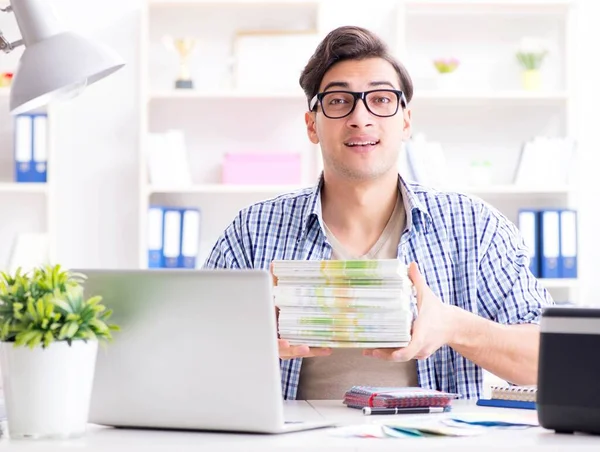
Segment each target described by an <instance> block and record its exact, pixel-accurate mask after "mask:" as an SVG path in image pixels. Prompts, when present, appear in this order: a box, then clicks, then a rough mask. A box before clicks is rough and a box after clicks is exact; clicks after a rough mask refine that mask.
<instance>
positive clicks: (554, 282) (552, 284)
mask: <svg viewBox="0 0 600 452" xmlns="http://www.w3.org/2000/svg"><path fill="white" fill-rule="evenodd" d="M538 281H540V283H542V285H543V286H544V287H545V288H547V289H573V288H575V287H577V285H578V280H577V279H574V278H538Z"/></svg>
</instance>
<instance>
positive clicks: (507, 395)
mask: <svg viewBox="0 0 600 452" xmlns="http://www.w3.org/2000/svg"><path fill="white" fill-rule="evenodd" d="M490 389H491V391H492V399H499V400H518V401H521V402H535V400H536V396H537V386H497V385H492V386H491V387H490Z"/></svg>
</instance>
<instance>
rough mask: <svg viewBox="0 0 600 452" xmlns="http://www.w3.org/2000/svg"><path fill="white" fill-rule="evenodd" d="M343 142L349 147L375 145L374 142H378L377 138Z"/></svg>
mask: <svg viewBox="0 0 600 452" xmlns="http://www.w3.org/2000/svg"><path fill="white" fill-rule="evenodd" d="M344 144H345V145H346V146H348V147H350V148H361V147H368V146H375V145H376V144H379V140H376V141H348V142H346V143H344Z"/></svg>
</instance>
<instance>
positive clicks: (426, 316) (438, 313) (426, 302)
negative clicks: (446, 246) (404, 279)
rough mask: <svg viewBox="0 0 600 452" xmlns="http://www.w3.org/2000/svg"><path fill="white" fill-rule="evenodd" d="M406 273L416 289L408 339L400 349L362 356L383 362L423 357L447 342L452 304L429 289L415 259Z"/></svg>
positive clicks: (451, 327)
mask: <svg viewBox="0 0 600 452" xmlns="http://www.w3.org/2000/svg"><path fill="white" fill-rule="evenodd" d="M408 276H409V278H410V279H411V281H412V283H413V284H414V286H415V288H416V292H417V311H418V314H417V318H416V320H415V321H414V323H413V328H412V338H411V341H410V343H409V344H408V345H407V346H406V347H404V348H398V349H391V348H381V349H374V350H371V349H369V350H364V351H363V355H365V356H373V357H375V358H381V359H385V360H387V361H408V360H411V359H415V358H416V359H425V358H427V357H429V356H430V355H432V354H433V353H434V352H435V351H436V350H438V349H439V348H440V347H441V346H443V345H445V344H447V343H449V342H450V340H451V337H452V334H453V330H454V328H455V325H453V322H452V307H451V306H449V305H446V304H444V303H443V302H442V301H441V300H440V299H439V297H438V296H437V295H435V294H434V293H433V291H432V290H431V289H430V288H429V286H428V285H427V283H426V282H425V278H423V275H421V273H420V272H419V268H418V267H417V264H416V263H415V262H412V263H411V264H410V266H409V268H408Z"/></svg>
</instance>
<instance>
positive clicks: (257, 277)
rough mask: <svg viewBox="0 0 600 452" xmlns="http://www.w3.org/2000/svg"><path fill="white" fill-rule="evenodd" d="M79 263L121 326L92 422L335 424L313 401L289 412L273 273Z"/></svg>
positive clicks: (91, 291) (275, 429)
mask: <svg viewBox="0 0 600 452" xmlns="http://www.w3.org/2000/svg"><path fill="white" fill-rule="evenodd" d="M75 271H79V272H82V273H84V274H86V275H87V277H88V279H87V281H86V283H85V295H86V297H90V296H92V295H101V296H102V297H103V302H104V303H105V304H106V306H107V307H109V308H111V309H113V310H114V314H113V316H112V317H111V319H110V320H111V321H112V322H114V323H117V324H119V325H120V327H121V331H119V332H115V333H114V341H113V342H112V343H108V344H107V346H106V347H100V348H99V351H98V360H97V364H96V374H95V379H94V386H93V391H92V400H91V405H90V419H89V420H90V422H92V423H96V424H101V425H110V426H116V427H137V428H163V429H190V430H210V431H232V432H257V433H283V432H291V431H298V430H307V429H312V428H320V427H327V426H331V425H332V423H331V422H326V421H324V419H323V418H322V416H320V415H319V414H318V413H317V411H316V410H314V409H313V408H312V407H311V406H310V405H309V404H305V408H304V409H301V410H298V407H295V410H294V411H295V414H296V416H297V417H295V418H292V419H288V418H285V417H284V403H283V398H282V389H281V378H280V370H279V356H278V351H277V339H276V321H275V311H274V306H273V299H272V295H271V276H270V274H269V273H268V272H266V271H262V270H171V269H169V270H166V269H165V270H160V269H157V270H85V269H78V270H75ZM286 408H288V407H286ZM291 408H292V409H294V407H291Z"/></svg>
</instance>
